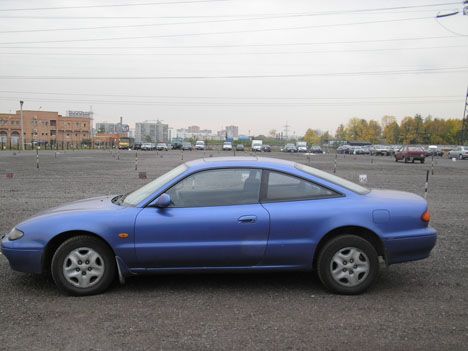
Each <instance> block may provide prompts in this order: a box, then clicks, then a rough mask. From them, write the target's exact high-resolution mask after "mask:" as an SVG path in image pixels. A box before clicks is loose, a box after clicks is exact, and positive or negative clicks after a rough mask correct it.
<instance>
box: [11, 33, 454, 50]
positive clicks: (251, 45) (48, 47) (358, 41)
mask: <svg viewBox="0 0 468 351" xmlns="http://www.w3.org/2000/svg"><path fill="white" fill-rule="evenodd" d="M433 39H463V38H461V37H458V36H454V35H444V36H430V37H413V38H390V39H371V40H349V41H323V42H320V41H318V42H317V41H316V42H297V43H272V44H268V43H258V44H215V45H151V46H148V45H145V46H75V47H72V46H68V47H67V46H65V47H64V46H11V47H5V49H12V48H14V49H60V50H63V49H85V50H93V49H101V50H102V49H187V48H215V49H217V48H237V47H269V46H300V45H333V44H361V43H380V42H397V41H413V40H433Z"/></svg>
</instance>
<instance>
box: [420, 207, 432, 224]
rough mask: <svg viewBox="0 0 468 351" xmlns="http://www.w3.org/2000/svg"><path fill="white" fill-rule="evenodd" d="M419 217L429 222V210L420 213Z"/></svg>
mask: <svg viewBox="0 0 468 351" xmlns="http://www.w3.org/2000/svg"><path fill="white" fill-rule="evenodd" d="M421 219H422V221H423V222H426V223H429V221H430V220H431V214H430V213H429V210H427V211H426V212H424V213H423V214H422V216H421Z"/></svg>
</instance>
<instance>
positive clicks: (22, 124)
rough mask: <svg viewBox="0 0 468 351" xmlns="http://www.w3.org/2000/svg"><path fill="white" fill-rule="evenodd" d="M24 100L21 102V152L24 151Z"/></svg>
mask: <svg viewBox="0 0 468 351" xmlns="http://www.w3.org/2000/svg"><path fill="white" fill-rule="evenodd" d="M23 103H24V101H23V100H20V114H21V150H23V151H24V122H23Z"/></svg>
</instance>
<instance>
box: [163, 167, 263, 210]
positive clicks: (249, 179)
mask: <svg viewBox="0 0 468 351" xmlns="http://www.w3.org/2000/svg"><path fill="white" fill-rule="evenodd" d="M261 175H262V172H261V170H259V169H247V168H232V169H215V170H207V171H202V172H199V173H195V174H192V175H191V176H188V177H187V178H185V179H183V180H181V181H180V182H179V183H177V184H176V185H174V186H173V187H172V188H170V189H169V190H168V191H166V193H167V194H169V195H170V196H171V199H172V202H173V204H172V205H171V207H208V206H229V205H242V204H253V203H258V202H259V195H260V183H261V178H262V177H261Z"/></svg>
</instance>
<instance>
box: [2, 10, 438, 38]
mask: <svg viewBox="0 0 468 351" xmlns="http://www.w3.org/2000/svg"><path fill="white" fill-rule="evenodd" d="M443 5H446V4H443ZM430 6H434V5H430ZM413 7H421V6H413ZM399 8H402V7H401V6H400V7H395V8H388V9H399ZM403 8H408V7H403ZM410 8H412V7H410ZM382 9H383V8H380V9H367V10H369V11H370V10H372V11H379V10H382ZM317 15H320V13H318V14H317V13H293V14H278V15H264V16H260V17H247V18H229V19H217V20H209V21H206V20H205V21H192V22H170V23H150V24H134V25H113V26H94V27H72V28H47V29H23V30H5V31H0V33H36V32H55V31H77V30H95V29H112V28H141V27H156V26H171V25H187V24H200V23H220V22H237V21H255V20H266V19H278V18H291V17H310V16H317ZM431 18H432V17H431ZM379 22H380V21H377V22H375V23H379ZM369 23H372V22H369ZM346 25H348V24H346ZM323 26H329V25H323ZM318 27H321V26H320V25H319V26H318Z"/></svg>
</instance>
